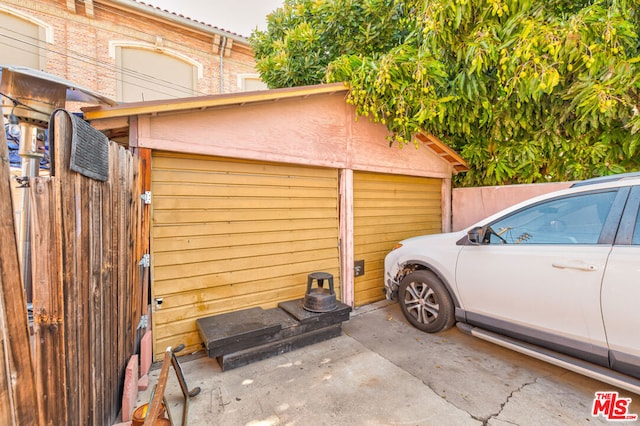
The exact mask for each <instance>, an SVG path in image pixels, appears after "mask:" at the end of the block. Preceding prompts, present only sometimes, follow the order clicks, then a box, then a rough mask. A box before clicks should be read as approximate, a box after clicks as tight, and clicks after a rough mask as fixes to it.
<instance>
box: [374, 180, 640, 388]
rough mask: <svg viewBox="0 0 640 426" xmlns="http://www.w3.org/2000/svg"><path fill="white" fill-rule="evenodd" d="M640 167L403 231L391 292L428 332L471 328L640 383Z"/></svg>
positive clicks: (393, 256)
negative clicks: (423, 229) (474, 218)
mask: <svg viewBox="0 0 640 426" xmlns="http://www.w3.org/2000/svg"><path fill="white" fill-rule="evenodd" d="M639 211H640V173H628V174H622V175H615V176H608V177H604V178H596V179H590V180H586V181H581V182H578V183H575V184H574V185H573V186H572V187H571V188H569V189H566V190H563V191H558V192H554V193H551V194H547V195H543V196H540V197H537V198H533V199H531V200H528V201H526V202H524V203H520V204H517V205H515V206H513V207H510V208H508V209H506V210H503V211H502V212H500V213H497V214H495V215H493V216H491V217H489V218H487V219H485V220H483V221H480V222H479V223H478V224H476V225H474V226H472V227H470V228H468V229H466V230H463V231H459V232H453V233H447V234H437V235H426V236H421V237H414V238H409V239H407V240H404V241H401V242H400V243H399V244H398V246H397V247H396V248H395V249H394V250H393V251H391V252H390V253H389V254H388V255H387V257H386V259H385V281H386V282H385V286H386V291H387V298H389V299H397V300H398V302H399V303H400V306H401V307H402V311H403V313H404V315H405V316H406V318H407V320H408V321H409V322H411V324H413V325H414V326H415V327H417V328H419V329H421V330H423V331H426V332H430V333H433V332H438V331H441V330H446V329H447V328H449V327H451V326H452V325H453V324H454V323H455V322H456V321H457V322H458V327H459V328H460V329H462V330H463V331H465V332H468V333H471V334H473V335H475V336H477V337H480V338H484V339H486V340H489V341H492V342H494V343H498V344H501V345H503V346H506V347H509V348H511V349H514V350H518V351H520V352H523V353H527V354H529V355H531V356H535V357H537V358H540V359H544V360H546V361H549V362H552V363H554V364H556V365H561V366H563V367H565V368H568V369H570V370H572V371H576V372H579V373H582V374H585V375H588V376H591V377H594V378H596V379H598V380H602V381H604V382H607V383H610V384H613V385H615V386H618V387H621V388H623V389H627V390H630V391H632V392H635V393H639V394H640V214H639Z"/></svg>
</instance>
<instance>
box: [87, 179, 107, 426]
mask: <svg viewBox="0 0 640 426" xmlns="http://www.w3.org/2000/svg"><path fill="white" fill-rule="evenodd" d="M100 186H101V184H100V183H99V182H97V181H95V180H91V181H89V191H88V192H89V194H90V195H89V197H90V200H91V203H90V205H89V238H90V242H89V246H90V251H89V263H90V280H89V285H90V287H89V301H90V303H89V304H88V305H89V318H90V327H88V328H89V342H90V345H89V356H90V362H89V366H90V368H91V372H90V375H89V377H90V379H91V382H90V391H91V396H92V398H91V401H92V407H91V413H92V416H91V417H92V418H93V419H94V424H100V423H102V421H103V404H102V393H103V392H104V389H103V386H104V383H103V365H104V364H103V363H102V353H103V351H104V347H103V344H104V336H103V333H102V330H103V318H105V315H104V312H103V310H102V300H103V298H102V294H101V293H102V289H103V283H102V260H103V258H104V254H103V251H102V247H103V241H102V226H103V221H102V217H103V211H102V200H101V195H102V192H101V188H100Z"/></svg>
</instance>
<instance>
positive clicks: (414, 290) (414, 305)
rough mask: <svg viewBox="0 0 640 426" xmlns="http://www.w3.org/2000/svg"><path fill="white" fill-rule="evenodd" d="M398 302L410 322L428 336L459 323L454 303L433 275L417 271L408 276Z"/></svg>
mask: <svg viewBox="0 0 640 426" xmlns="http://www.w3.org/2000/svg"><path fill="white" fill-rule="evenodd" d="M398 301H399V303H400V307H401V308H402V313H403V314H404V316H405V317H406V318H407V320H408V321H409V322H410V323H411V324H412V325H413V326H414V327H416V328H418V329H420V330H422V331H426V332H427V333H436V332H438V331H442V330H446V329H448V328H451V326H453V324H455V322H456V319H455V313H454V306H453V300H451V296H450V295H449V292H448V291H447V289H446V287H445V286H444V284H443V283H442V281H440V279H438V277H437V276H436V275H435V274H434V273H433V272H430V271H424V270H421V271H415V272H412V273H410V274H409V275H407V276H406V277H404V279H403V280H402V281H401V282H400V287H399V289H398Z"/></svg>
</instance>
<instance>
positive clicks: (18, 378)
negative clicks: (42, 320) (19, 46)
mask: <svg viewBox="0 0 640 426" xmlns="http://www.w3.org/2000/svg"><path fill="white" fill-rule="evenodd" d="M0 117H2V115H1V114H0ZM0 124H2V128H3V129H4V118H0ZM0 134H1V136H0V200H11V184H10V182H11V180H10V177H9V176H10V172H9V155H8V149H7V141H6V136H5V133H4V131H3V132H0ZM0 292H1V299H0V305H1V309H0V313H1V314H2V316H3V321H2V323H3V324H2V325H3V327H2V336H0V337H1V340H2V344H3V345H2V346H3V348H2V349H3V351H4V356H3V358H2V359H1V360H0V371H1V372H2V373H0V374H2V376H3V377H2V378H1V379H0V381H2V382H5V383H7V384H9V386H8V388H7V389H8V390H9V393H10V394H9V397H8V398H5V396H6V394H2V398H0V404H1V405H2V406H3V407H2V408H1V409H0V412H2V413H7V412H10V413H12V418H13V420H14V421H13V422H11V423H17V424H24V425H32V424H38V423H39V410H38V401H37V397H36V389H35V374H34V370H33V364H32V355H31V347H30V344H29V339H30V336H29V321H28V316H27V305H26V300H25V294H24V287H23V283H22V280H21V279H20V262H19V260H18V245H17V242H16V234H15V225H14V211H13V205H12V203H10V202H9V203H7V202H2V203H0ZM0 352H2V351H0ZM11 423H7V424H11Z"/></svg>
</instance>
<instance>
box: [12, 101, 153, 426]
mask: <svg viewBox="0 0 640 426" xmlns="http://www.w3.org/2000/svg"><path fill="white" fill-rule="evenodd" d="M52 120H54V122H55V126H54V129H55V132H54V134H52V135H50V138H53V140H54V146H55V147H56V150H55V152H54V155H52V161H53V162H54V165H55V176H52V177H38V178H33V179H32V180H31V182H30V191H29V193H30V204H31V208H30V216H31V253H32V262H31V264H32V276H33V280H32V281H33V314H34V315H33V354H34V357H33V359H34V362H33V366H34V369H33V371H34V375H33V377H34V379H33V383H34V386H35V390H36V391H35V392H34V393H33V395H37V407H36V406H34V407H33V409H32V411H33V412H34V415H36V414H37V415H38V419H35V418H34V419H35V420H37V421H35V420H34V421H33V422H31V421H29V422H22V421H18V422H14V424H38V423H40V424H47V425H63V424H64V425H83V426H84V425H110V424H113V423H114V422H115V421H116V420H117V419H118V414H119V411H120V406H121V402H122V388H123V383H124V372H125V368H126V364H127V362H128V360H129V358H130V356H131V355H132V354H135V353H136V352H137V350H138V348H137V345H138V343H139V336H140V335H141V334H142V332H144V331H145V330H138V327H137V326H138V323H139V320H140V316H141V312H142V310H143V300H142V299H143V296H142V294H143V291H142V286H143V281H144V280H143V279H142V278H141V277H142V276H143V274H142V273H141V272H142V269H141V268H142V267H141V266H139V265H138V263H139V260H140V257H141V254H142V253H143V252H144V251H145V249H146V245H145V244H143V241H144V236H143V235H142V227H141V220H140V218H141V216H142V206H141V200H140V179H139V175H138V170H139V168H138V160H137V158H136V157H134V156H133V155H132V154H131V152H129V151H126V150H125V149H123V148H122V147H120V146H118V145H117V144H115V143H113V142H111V143H110V145H109V179H108V181H106V182H101V181H97V180H94V179H91V178H88V177H84V176H81V175H80V174H78V173H76V172H73V171H71V170H70V169H69V158H70V145H71V142H70V141H71V135H72V124H71V120H70V117H69V116H68V115H67V114H66V113H63V112H60V113H56V114H54V116H53V118H52ZM5 146H6V143H5ZM3 167H4V165H3ZM7 167H8V165H7ZM11 213H13V212H11ZM4 217H5V215H4V214H3V224H4ZM4 234H5V232H4V229H3V235H4ZM3 246H4V244H3ZM2 254H3V256H2V257H3V258H4V252H3V253H2ZM3 291H6V289H4V288H3ZM5 297H6V296H5ZM145 306H146V303H145ZM25 318H26V316H25ZM27 337H28V336H27ZM19 344H20V345H21V346H23V345H24V344H25V342H24V339H23V340H22V341H20V342H19ZM26 345H27V347H26V349H24V348H22V349H23V351H24V352H26V353H27V354H28V353H29V352H30V351H29V346H28V345H29V343H28V338H27V342H26ZM29 359H30V358H29ZM25 368H26V367H25ZM1 379H2V377H1V376H0V380H1ZM1 396H2V395H1V394H0V397H1ZM1 405H3V401H2V400H0V406H1ZM14 405H15V404H14ZM10 406H11V405H9V407H10ZM1 411H2V410H1V409H0V415H1ZM0 422H1V418H0ZM3 424H4V423H3ZM7 424H11V423H7Z"/></svg>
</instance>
